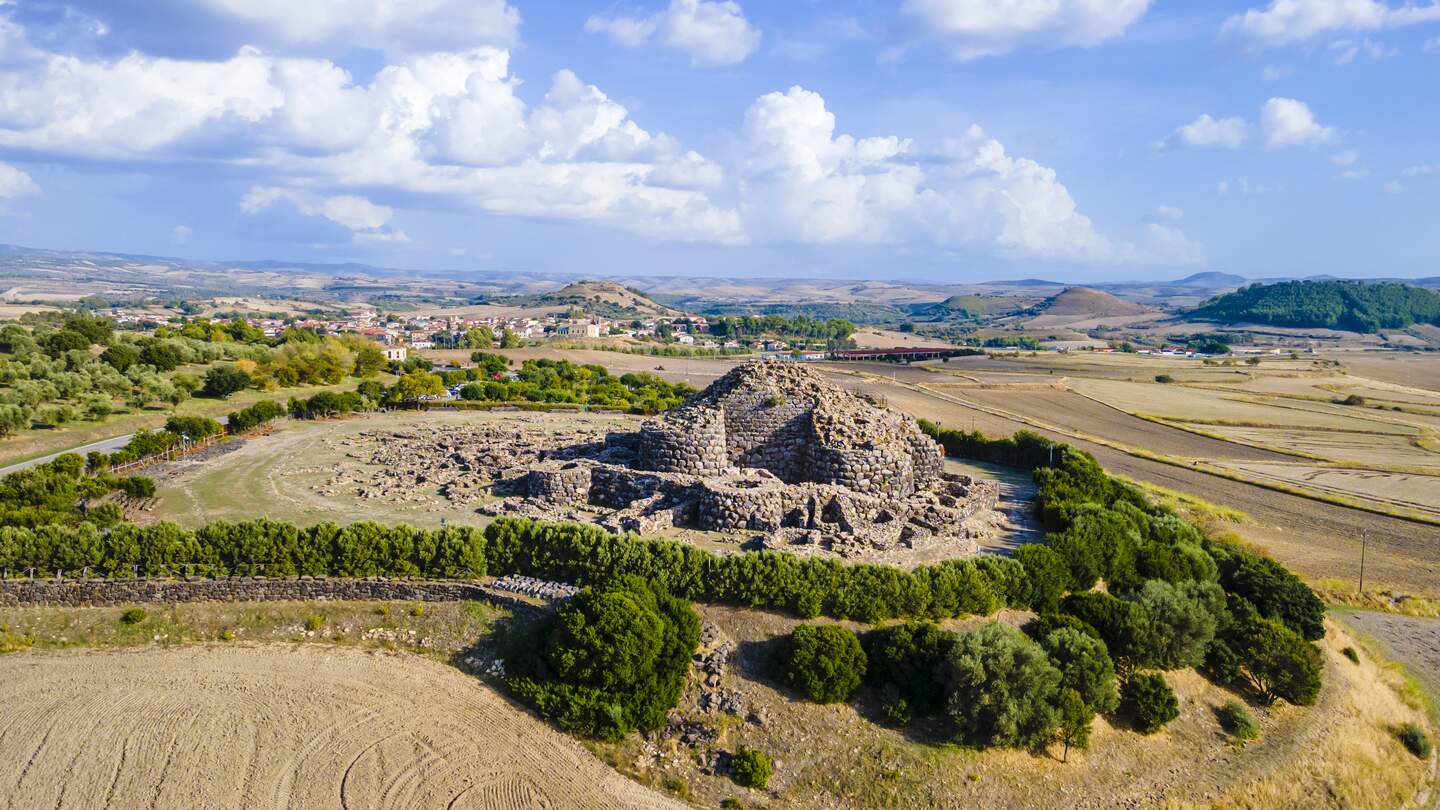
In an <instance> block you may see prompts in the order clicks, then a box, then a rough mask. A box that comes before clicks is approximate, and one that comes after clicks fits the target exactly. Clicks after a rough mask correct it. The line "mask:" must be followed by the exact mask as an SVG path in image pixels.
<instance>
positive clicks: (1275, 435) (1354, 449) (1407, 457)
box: [1177, 424, 1440, 474]
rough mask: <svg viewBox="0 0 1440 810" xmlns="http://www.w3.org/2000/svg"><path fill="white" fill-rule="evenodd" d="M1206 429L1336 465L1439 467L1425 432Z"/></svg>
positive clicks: (1424, 471) (1438, 456) (1414, 469)
mask: <svg viewBox="0 0 1440 810" xmlns="http://www.w3.org/2000/svg"><path fill="white" fill-rule="evenodd" d="M1177 427H1183V428H1186V429H1192V430H1200V429H1201V428H1196V427H1193V426H1191V425H1188V424H1186V425H1177ZM1203 429H1204V432H1206V433H1214V434H1216V435H1221V436H1225V437H1227V438H1230V439H1232V440H1234V441H1242V442H1245V443H1247V444H1256V445H1262V446H1269V447H1285V448H1287V449H1290V450H1291V451H1293V452H1294V453H1295V454H1296V455H1298V456H1303V457H1310V458H1314V459H1317V460H1321V461H1326V462H1330V463H1333V464H1335V465H1336V466H1345V467H1363V468H1375V469H1385V470H1391V471H1395V472H1415V473H1419V474H1433V473H1435V472H1437V471H1440V453H1437V452H1436V451H1435V450H1433V449H1431V448H1429V447H1427V446H1426V444H1425V440H1426V437H1424V436H1397V435H1395V434H1359V433H1350V434H1345V433H1336V432H1333V431H1312V430H1309V429H1291V428H1286V427H1278V426H1276V427H1230V426H1203Z"/></svg>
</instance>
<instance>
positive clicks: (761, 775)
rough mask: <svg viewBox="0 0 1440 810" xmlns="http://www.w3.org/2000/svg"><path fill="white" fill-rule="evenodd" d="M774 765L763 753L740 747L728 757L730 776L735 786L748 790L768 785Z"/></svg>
mask: <svg viewBox="0 0 1440 810" xmlns="http://www.w3.org/2000/svg"><path fill="white" fill-rule="evenodd" d="M774 768H775V766H774V763H772V762H771V761H770V756H769V755H768V754H766V753H765V752H764V751H758V750H756V749H754V748H746V747H745V746H743V745H742V746H740V748H739V749H738V750H737V751H736V752H735V754H734V756H732V757H730V775H731V777H732V778H734V780H735V783H736V784H737V785H741V786H743V787H750V788H764V787H765V786H766V785H768V784H770V775H771V774H772V773H773V772H774Z"/></svg>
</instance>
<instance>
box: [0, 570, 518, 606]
mask: <svg viewBox="0 0 1440 810" xmlns="http://www.w3.org/2000/svg"><path fill="white" fill-rule="evenodd" d="M306 600H340V601H357V600H358V601H370V600H397V601H414V602H453V601H458V600H480V601H485V602H491V603H493V604H497V605H500V606H502V607H506V608H510V609H512V610H518V611H534V610H538V609H540V608H539V606H538V605H536V604H534V603H533V602H528V601H525V600H524V599H521V598H519V597H517V596H515V595H513V594H508V593H505V592H503V591H500V590H497V589H495V588H491V587H489V586H487V585H484V584H482V583H479V582H463V581H459V580H455V581H445V580H440V581H436V580H401V579H383V578H372V579H330V578H325V577H290V578H285V579H266V578H264V577H228V578H224V579H195V580H175V579H83V580H81V579H67V580H53V579H36V580H30V579H10V580H0V606H11V607H13V606H17V605H27V606H29V605H33V606H42V607H120V606H125V605H136V604H174V603H177V602H281V601H286V602H288V601H306Z"/></svg>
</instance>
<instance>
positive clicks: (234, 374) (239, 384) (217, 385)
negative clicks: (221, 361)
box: [200, 365, 251, 399]
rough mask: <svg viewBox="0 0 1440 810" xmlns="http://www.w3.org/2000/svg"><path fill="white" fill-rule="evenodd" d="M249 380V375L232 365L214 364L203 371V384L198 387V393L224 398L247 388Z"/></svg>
mask: <svg viewBox="0 0 1440 810" xmlns="http://www.w3.org/2000/svg"><path fill="white" fill-rule="evenodd" d="M250 382H251V380H250V375H249V374H246V373H245V372H244V371H241V370H240V369H239V368H236V367H235V366H233V365H223V366H215V367H214V368H211V369H210V370H208V371H206V372H205V385H204V387H202V388H201V389H200V393H201V395H202V396H207V397H214V398H215V399H225V398H227V397H229V396H230V395H231V394H234V393H237V392H239V391H244V390H245V389H246V388H249V387H250Z"/></svg>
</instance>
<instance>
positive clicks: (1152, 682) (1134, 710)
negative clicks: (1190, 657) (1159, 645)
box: [1120, 672, 1180, 734]
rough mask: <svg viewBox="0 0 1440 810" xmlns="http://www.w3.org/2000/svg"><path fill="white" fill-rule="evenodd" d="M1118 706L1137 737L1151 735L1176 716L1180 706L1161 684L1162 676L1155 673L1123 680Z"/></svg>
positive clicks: (1163, 680)
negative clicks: (1128, 719) (1126, 716)
mask: <svg viewBox="0 0 1440 810" xmlns="http://www.w3.org/2000/svg"><path fill="white" fill-rule="evenodd" d="M1120 706H1121V709H1122V710H1123V711H1124V713H1125V714H1127V715H1129V717H1130V720H1131V722H1133V723H1134V724H1135V730H1136V731H1138V732H1140V733H1141V734H1154V733H1155V732H1157V731H1159V730H1160V729H1162V728H1164V727H1165V724H1166V723H1169V722H1170V721H1171V720H1174V719H1175V718H1177V717H1179V716H1180V703H1179V701H1177V700H1176V699H1175V693H1174V692H1173V691H1171V689H1170V685H1169V684H1167V683H1165V676H1163V675H1161V674H1160V673H1158V672H1139V673H1136V674H1134V675H1131V676H1130V677H1129V678H1126V679H1125V683H1124V684H1123V685H1121V687H1120Z"/></svg>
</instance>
